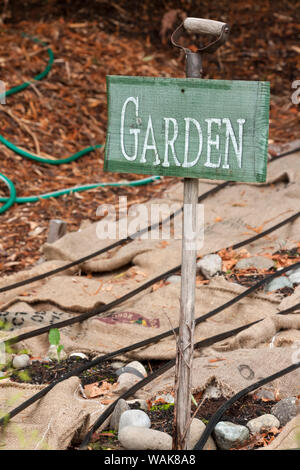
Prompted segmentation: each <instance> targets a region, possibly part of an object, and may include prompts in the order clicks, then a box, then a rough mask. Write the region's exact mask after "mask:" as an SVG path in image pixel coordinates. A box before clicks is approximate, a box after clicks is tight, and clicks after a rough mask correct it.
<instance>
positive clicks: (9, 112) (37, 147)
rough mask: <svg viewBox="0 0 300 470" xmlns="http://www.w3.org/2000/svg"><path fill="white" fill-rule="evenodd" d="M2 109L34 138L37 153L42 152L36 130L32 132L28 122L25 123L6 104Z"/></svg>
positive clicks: (0, 107)
mask: <svg viewBox="0 0 300 470" xmlns="http://www.w3.org/2000/svg"><path fill="white" fill-rule="evenodd" d="M0 109H1V111H3V112H4V113H6V114H8V116H10V117H11V118H12V119H13V120H14V121H15V122H16V123H17V124H18V125H19V127H21V128H22V129H24V130H25V131H26V132H27V133H28V134H29V135H30V136H31V138H32V139H33V141H34V145H35V149H36V153H37V154H39V153H40V144H39V141H38V139H37V137H36V135H35V134H34V132H32V131H31V130H30V129H29V128H28V126H27V125H26V124H24V123H23V122H22V121H21V120H20V119H19V118H18V117H17V116H15V115H14V114H13V113H12V112H11V111H10V110H9V109H6V108H5V107H4V106H2V105H1V106H0Z"/></svg>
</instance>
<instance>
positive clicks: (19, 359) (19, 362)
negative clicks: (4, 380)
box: [13, 354, 30, 369]
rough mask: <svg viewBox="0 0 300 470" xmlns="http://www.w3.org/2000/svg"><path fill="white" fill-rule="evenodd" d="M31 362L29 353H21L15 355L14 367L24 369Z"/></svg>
mask: <svg viewBox="0 0 300 470" xmlns="http://www.w3.org/2000/svg"><path fill="white" fill-rule="evenodd" d="M29 364H30V357H29V356H28V354H20V355H19V356H15V357H14V358H13V367H14V368H15V369H24V367H27V366H29Z"/></svg>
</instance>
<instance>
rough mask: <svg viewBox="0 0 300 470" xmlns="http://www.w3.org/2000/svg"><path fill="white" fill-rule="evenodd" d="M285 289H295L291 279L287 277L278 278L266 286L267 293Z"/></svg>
mask: <svg viewBox="0 0 300 470" xmlns="http://www.w3.org/2000/svg"><path fill="white" fill-rule="evenodd" d="M283 287H293V284H292V282H291V281H290V280H289V278H287V277H285V276H281V277H276V278H275V279H273V280H272V281H271V282H269V284H267V285H266V287H265V291H266V292H272V291H275V290H277V289H282V288H283Z"/></svg>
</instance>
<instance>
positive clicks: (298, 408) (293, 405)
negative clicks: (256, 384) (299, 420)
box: [271, 397, 300, 426]
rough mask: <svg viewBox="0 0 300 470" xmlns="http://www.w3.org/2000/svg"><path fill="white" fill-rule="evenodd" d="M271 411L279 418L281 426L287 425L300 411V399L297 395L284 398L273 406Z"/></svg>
mask: <svg viewBox="0 0 300 470" xmlns="http://www.w3.org/2000/svg"><path fill="white" fill-rule="evenodd" d="M271 413H272V415H274V416H276V418H278V419H279V421H280V425H281V426H285V425H286V424H287V423H288V422H289V421H290V420H291V419H292V418H294V417H295V416H296V415H297V414H298V413H300V400H299V399H298V398H296V397H289V398H283V400H280V401H279V402H278V403H276V405H274V406H273V407H272V408H271Z"/></svg>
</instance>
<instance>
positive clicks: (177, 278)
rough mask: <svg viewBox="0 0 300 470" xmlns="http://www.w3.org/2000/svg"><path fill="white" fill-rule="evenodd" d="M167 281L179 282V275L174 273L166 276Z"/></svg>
mask: <svg viewBox="0 0 300 470" xmlns="http://www.w3.org/2000/svg"><path fill="white" fill-rule="evenodd" d="M167 282H170V284H176V283H177V282H181V276H176V275H175V274H174V275H173V276H170V277H168V279H167Z"/></svg>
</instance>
